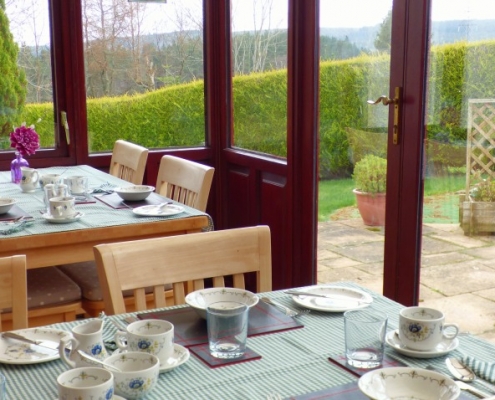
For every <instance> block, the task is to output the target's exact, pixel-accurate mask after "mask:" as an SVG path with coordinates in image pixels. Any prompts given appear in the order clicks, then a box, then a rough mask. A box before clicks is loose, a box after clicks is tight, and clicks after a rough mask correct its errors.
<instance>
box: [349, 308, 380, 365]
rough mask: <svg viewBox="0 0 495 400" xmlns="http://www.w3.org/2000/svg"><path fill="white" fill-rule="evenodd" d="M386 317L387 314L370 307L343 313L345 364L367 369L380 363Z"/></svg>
mask: <svg viewBox="0 0 495 400" xmlns="http://www.w3.org/2000/svg"><path fill="white" fill-rule="evenodd" d="M387 319H388V318H387V314H385V313H383V312H381V311H377V310H374V309H372V308H364V309H360V310H351V311H346V312H345V313H344V333H345V355H346V359H347V364H349V365H350V366H351V367H355V368H367V369H369V368H377V367H379V366H381V365H382V362H383V353H384V347H385V333H386V331H387Z"/></svg>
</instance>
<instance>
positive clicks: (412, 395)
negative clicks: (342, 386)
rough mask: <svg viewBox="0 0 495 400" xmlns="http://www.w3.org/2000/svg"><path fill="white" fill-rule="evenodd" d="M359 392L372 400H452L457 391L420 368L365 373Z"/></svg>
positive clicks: (436, 374) (444, 379)
mask: <svg viewBox="0 0 495 400" xmlns="http://www.w3.org/2000/svg"><path fill="white" fill-rule="evenodd" d="M358 386H359V390H361V392H362V393H363V394H365V395H366V396H368V397H369V398H370V399H373V400H392V399H404V400H406V399H422V400H454V399H457V398H458V397H459V396H460V389H459V387H458V386H457V385H456V384H455V382H454V381H453V380H452V379H450V378H449V377H447V376H445V375H443V374H440V373H439V372H435V371H430V370H427V369H421V368H409V367H394V368H381V369H376V370H373V371H370V372H367V373H366V374H364V375H363V376H361V378H359V381H358Z"/></svg>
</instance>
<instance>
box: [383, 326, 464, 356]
mask: <svg viewBox="0 0 495 400" xmlns="http://www.w3.org/2000/svg"><path fill="white" fill-rule="evenodd" d="M385 342H386V343H387V344H388V345H389V346H390V347H392V348H393V349H394V350H395V351H396V352H398V353H401V354H404V355H405V356H409V357H414V358H434V357H440V356H443V355H445V354H447V353H450V352H451V351H453V350H455V349H457V348H458V347H459V339H457V338H455V339H453V340H448V339H444V340H442V341H441V342H440V343H439V344H437V345H436V347H435V348H434V349H431V350H413V349H409V348H407V347H406V346H404V345H403V344H402V342H401V341H400V339H399V331H398V330H395V331H390V332H388V333H387V336H386V337H385Z"/></svg>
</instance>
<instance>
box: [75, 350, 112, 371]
mask: <svg viewBox="0 0 495 400" xmlns="http://www.w3.org/2000/svg"><path fill="white" fill-rule="evenodd" d="M77 352H78V353H79V355H80V356H81V358H82V359H83V360H84V361H86V362H88V363H92V364H99V365H102V366H103V367H105V368H108V369H109V370H111V371H114V372H122V371H121V370H120V368H117V367H115V366H113V365H110V364H107V363H105V361H101V360H98V359H97V358H94V357H91V356H90V355H88V354H86V353H85V352H84V351H82V350H77Z"/></svg>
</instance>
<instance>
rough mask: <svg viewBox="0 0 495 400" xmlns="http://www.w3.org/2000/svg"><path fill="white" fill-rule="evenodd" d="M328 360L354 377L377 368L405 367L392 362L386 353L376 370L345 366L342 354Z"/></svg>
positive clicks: (397, 361)
mask: <svg viewBox="0 0 495 400" xmlns="http://www.w3.org/2000/svg"><path fill="white" fill-rule="evenodd" d="M328 360H329V361H330V362H332V363H334V364H337V365H338V366H339V367H341V368H343V369H345V370H346V371H347V372H350V373H351V374H353V375H356V376H361V375H364V374H365V373H366V372H369V371H373V370H374V369H378V368H387V367H406V365H405V364H404V363H403V362H401V361H399V360H394V359H393V358H391V357H389V356H388V355H387V354H386V353H385V354H384V356H383V363H382V366H381V367H376V368H366V369H362V368H354V367H351V366H350V365H347V360H346V358H345V355H344V354H339V355H337V356H334V357H328Z"/></svg>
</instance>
